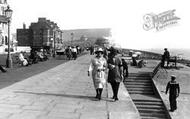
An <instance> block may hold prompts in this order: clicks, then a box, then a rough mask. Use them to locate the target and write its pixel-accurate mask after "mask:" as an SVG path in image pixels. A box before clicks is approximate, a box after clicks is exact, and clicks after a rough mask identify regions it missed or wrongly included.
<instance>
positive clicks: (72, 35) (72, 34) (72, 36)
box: [71, 32, 74, 45]
mask: <svg viewBox="0 0 190 119" xmlns="http://www.w3.org/2000/svg"><path fill="white" fill-rule="evenodd" d="M73 39H74V33H73V32H72V33H71V45H73Z"/></svg>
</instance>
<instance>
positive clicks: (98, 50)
mask: <svg viewBox="0 0 190 119" xmlns="http://www.w3.org/2000/svg"><path fill="white" fill-rule="evenodd" d="M98 52H101V53H102V54H103V52H104V51H103V49H102V48H97V50H96V51H95V53H96V54H97V53H98Z"/></svg>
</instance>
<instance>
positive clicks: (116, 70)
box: [107, 48, 123, 101]
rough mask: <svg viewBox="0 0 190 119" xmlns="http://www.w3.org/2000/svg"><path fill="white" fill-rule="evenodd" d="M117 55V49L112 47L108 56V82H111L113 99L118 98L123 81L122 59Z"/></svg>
mask: <svg viewBox="0 0 190 119" xmlns="http://www.w3.org/2000/svg"><path fill="white" fill-rule="evenodd" d="M116 55H117V50H116V49H114V48H112V49H111V50H110V54H109V57H108V62H107V63H108V68H109V72H108V82H109V83H110V84H111V87H112V91H113V99H114V100H115V101H117V100H118V96H117V95H118V90H119V84H120V82H122V81H123V66H122V61H121V59H120V58H119V57H117V56H116Z"/></svg>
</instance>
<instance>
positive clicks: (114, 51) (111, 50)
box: [110, 47, 118, 55]
mask: <svg viewBox="0 0 190 119" xmlns="http://www.w3.org/2000/svg"><path fill="white" fill-rule="evenodd" d="M117 53H118V51H117V50H116V49H115V48H113V47H111V48H110V54H113V55H117Z"/></svg>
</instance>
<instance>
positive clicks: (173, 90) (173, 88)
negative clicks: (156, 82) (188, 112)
mask: <svg viewBox="0 0 190 119" xmlns="http://www.w3.org/2000/svg"><path fill="white" fill-rule="evenodd" d="M175 79H176V76H174V75H172V76H171V81H169V82H168V84H167V86H166V94H167V92H168V90H169V101H170V111H172V112H173V111H174V110H176V109H177V101H176V99H177V97H178V96H179V93H180V87H179V83H177V82H176V81H175Z"/></svg>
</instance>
